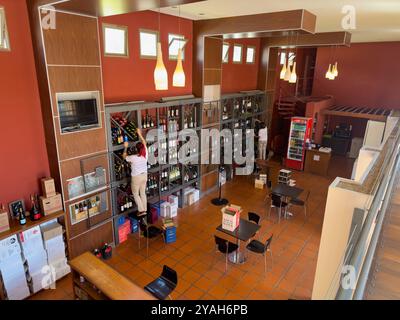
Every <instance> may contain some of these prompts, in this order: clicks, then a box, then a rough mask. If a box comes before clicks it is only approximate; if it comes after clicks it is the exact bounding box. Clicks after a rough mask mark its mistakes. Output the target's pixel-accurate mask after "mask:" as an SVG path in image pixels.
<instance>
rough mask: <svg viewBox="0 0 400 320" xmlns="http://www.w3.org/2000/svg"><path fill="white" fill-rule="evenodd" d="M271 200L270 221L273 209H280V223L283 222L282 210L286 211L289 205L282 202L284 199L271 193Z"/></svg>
mask: <svg viewBox="0 0 400 320" xmlns="http://www.w3.org/2000/svg"><path fill="white" fill-rule="evenodd" d="M269 197H270V199H271V206H270V207H269V213H268V219H269V218H270V217H271V209H272V208H277V209H279V211H278V222H279V223H280V222H281V214H282V209H285V208H286V207H287V206H288V203H287V202H285V201H283V200H282V197H281V196H280V195H278V194H275V193H271V194H270V195H269Z"/></svg>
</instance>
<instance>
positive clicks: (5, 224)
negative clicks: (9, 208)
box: [0, 212, 10, 233]
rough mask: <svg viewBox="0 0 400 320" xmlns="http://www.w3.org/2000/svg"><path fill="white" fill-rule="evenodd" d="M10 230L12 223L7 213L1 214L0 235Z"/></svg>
mask: <svg viewBox="0 0 400 320" xmlns="http://www.w3.org/2000/svg"><path fill="white" fill-rule="evenodd" d="M7 230H10V221H9V219H8V213H7V212H0V233H2V232H4V231H7Z"/></svg>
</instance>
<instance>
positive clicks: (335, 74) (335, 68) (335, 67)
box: [332, 62, 339, 78]
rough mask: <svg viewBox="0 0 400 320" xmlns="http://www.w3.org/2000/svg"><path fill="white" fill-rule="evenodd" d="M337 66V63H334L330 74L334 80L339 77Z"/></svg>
mask: <svg viewBox="0 0 400 320" xmlns="http://www.w3.org/2000/svg"><path fill="white" fill-rule="evenodd" d="M337 65H338V63H337V62H335V65H334V67H333V72H332V73H333V75H334V76H335V78H336V77H337V76H338V75H339V70H338V67H337Z"/></svg>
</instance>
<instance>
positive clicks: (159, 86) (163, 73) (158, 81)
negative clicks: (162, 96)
mask: <svg viewBox="0 0 400 320" xmlns="http://www.w3.org/2000/svg"><path fill="white" fill-rule="evenodd" d="M160 6H161V5H160ZM158 29H159V33H160V34H161V13H160V9H158ZM154 85H155V87H156V90H157V91H161V90H168V73H167V69H166V68H165V65H164V61H163V55H162V48H161V42H158V43H157V64H156V68H155V70H154Z"/></svg>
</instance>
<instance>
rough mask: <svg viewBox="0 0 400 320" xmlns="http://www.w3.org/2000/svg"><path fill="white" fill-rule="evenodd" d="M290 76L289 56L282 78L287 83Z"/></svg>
mask: <svg viewBox="0 0 400 320" xmlns="http://www.w3.org/2000/svg"><path fill="white" fill-rule="evenodd" d="M291 75H292V73H291V71H290V59H289V56H288V59H287V67H286V72H285V76H284V77H283V80H285V81H289V80H290V77H291Z"/></svg>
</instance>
